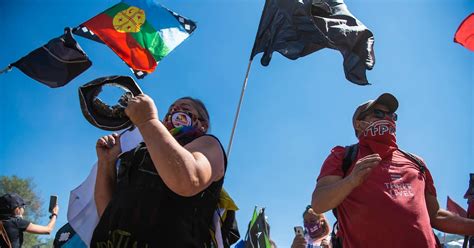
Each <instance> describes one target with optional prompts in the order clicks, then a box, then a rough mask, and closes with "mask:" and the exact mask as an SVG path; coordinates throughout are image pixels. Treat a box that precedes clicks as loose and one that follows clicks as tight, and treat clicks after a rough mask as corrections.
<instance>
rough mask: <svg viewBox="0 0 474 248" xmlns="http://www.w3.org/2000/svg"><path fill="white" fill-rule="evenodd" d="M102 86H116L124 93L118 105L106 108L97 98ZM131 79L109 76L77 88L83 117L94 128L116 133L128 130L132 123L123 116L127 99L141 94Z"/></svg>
mask: <svg viewBox="0 0 474 248" xmlns="http://www.w3.org/2000/svg"><path fill="white" fill-rule="evenodd" d="M104 85H110V86H116V87H119V88H121V89H123V90H124V91H125V94H124V95H122V97H121V98H120V100H119V101H118V104H116V105H114V106H108V105H107V104H105V103H104V102H102V101H101V100H100V99H99V98H98V96H99V93H100V92H101V91H102V87H103V86H104ZM142 93H143V92H142V90H141V89H140V87H138V85H137V83H135V81H134V80H133V78H131V77H128V76H110V77H101V78H97V79H95V80H93V81H91V82H89V83H87V84H85V85H83V86H81V87H79V101H80V103H81V110H82V114H84V117H86V119H87V120H88V121H89V122H90V123H91V124H92V125H94V126H96V127H98V128H100V129H104V130H108V131H118V130H122V129H126V128H129V127H130V126H132V122H131V121H130V119H129V118H128V116H127V115H125V108H126V105H127V102H128V99H130V98H131V97H134V96H137V95H140V94H142Z"/></svg>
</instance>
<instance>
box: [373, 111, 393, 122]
mask: <svg viewBox="0 0 474 248" xmlns="http://www.w3.org/2000/svg"><path fill="white" fill-rule="evenodd" d="M372 113H373V114H374V116H375V117H376V118H378V119H383V118H385V116H388V117H390V119H392V120H394V121H397V119H398V115H397V114H396V113H390V112H386V111H383V110H380V109H374V110H372Z"/></svg>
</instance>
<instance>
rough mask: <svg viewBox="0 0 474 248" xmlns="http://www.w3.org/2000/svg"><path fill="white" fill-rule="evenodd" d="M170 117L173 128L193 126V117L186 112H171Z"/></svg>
mask: <svg viewBox="0 0 474 248" xmlns="http://www.w3.org/2000/svg"><path fill="white" fill-rule="evenodd" d="M170 118H171V124H172V125H173V128H177V127H191V126H193V119H192V117H191V116H190V114H188V113H186V112H180V111H178V112H174V113H172V114H171V116H170Z"/></svg>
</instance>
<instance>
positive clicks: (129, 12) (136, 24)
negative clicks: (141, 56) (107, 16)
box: [112, 6, 145, 33]
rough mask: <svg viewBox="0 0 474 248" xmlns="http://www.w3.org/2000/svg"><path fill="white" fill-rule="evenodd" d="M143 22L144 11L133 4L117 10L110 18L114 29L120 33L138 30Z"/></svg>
mask: <svg viewBox="0 0 474 248" xmlns="http://www.w3.org/2000/svg"><path fill="white" fill-rule="evenodd" d="M143 23H145V11H143V10H142V9H140V8H137V7H135V6H131V7H129V8H128V9H126V10H122V11H120V12H118V13H117V14H116V15H115V16H114V19H113V20H112V24H113V25H114V28H115V30H117V31H118V32H120V33H136V32H140V27H141V26H142V25H143Z"/></svg>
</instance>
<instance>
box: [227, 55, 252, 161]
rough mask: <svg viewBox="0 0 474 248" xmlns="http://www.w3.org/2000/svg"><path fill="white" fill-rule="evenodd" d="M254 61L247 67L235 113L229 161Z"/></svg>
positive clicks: (228, 153)
mask: <svg viewBox="0 0 474 248" xmlns="http://www.w3.org/2000/svg"><path fill="white" fill-rule="evenodd" d="M252 61H253V59H250V60H249V65H248V66H247V72H246V73H245V79H244V83H243V84H242V91H241V93H240V99H239V104H238V105H237V111H236V113H235V118H234V125H233V126H232V132H231V133H230V140H229V145H228V146H227V153H226V155H227V159H229V156H230V151H231V150H232V141H233V140H234V133H235V129H236V127H237V121H238V119H239V115H240V109H241V107H242V101H243V99H244V94H245V89H246V88H247V82H248V79H249V72H250V67H251V65H252Z"/></svg>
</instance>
